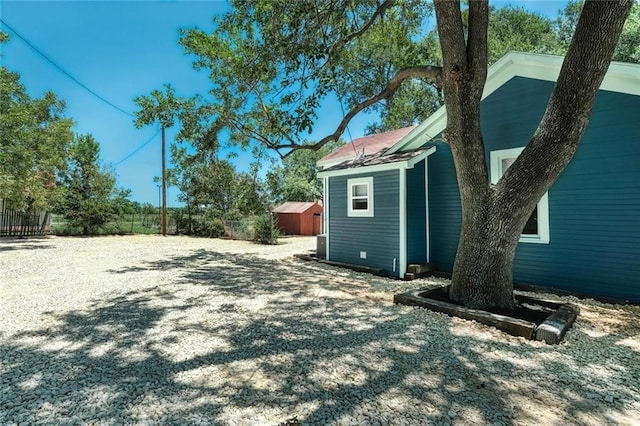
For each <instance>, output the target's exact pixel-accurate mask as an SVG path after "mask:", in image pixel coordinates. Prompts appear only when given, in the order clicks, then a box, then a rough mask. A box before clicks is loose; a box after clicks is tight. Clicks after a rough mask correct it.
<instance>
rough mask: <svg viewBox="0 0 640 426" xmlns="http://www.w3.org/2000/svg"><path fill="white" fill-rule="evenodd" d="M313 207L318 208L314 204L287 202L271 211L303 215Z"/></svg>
mask: <svg viewBox="0 0 640 426" xmlns="http://www.w3.org/2000/svg"><path fill="white" fill-rule="evenodd" d="M315 205H318V206H320V205H319V204H318V203H315V202H302V201H287V202H286V203H284V204H281V205H279V206H278V207H276V208H275V209H273V210H272V211H273V212H274V213H304V212H306V211H307V210H309V209H310V208H312V207H313V206H315Z"/></svg>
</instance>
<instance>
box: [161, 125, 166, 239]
mask: <svg viewBox="0 0 640 426" xmlns="http://www.w3.org/2000/svg"><path fill="white" fill-rule="evenodd" d="M165 161H166V154H165V141H164V126H162V235H164V236H166V235H167V170H166V164H165Z"/></svg>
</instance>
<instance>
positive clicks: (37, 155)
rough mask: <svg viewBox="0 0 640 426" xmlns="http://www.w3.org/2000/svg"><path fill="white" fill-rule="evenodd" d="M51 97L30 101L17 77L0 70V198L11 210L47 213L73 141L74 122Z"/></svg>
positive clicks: (49, 93) (30, 98) (51, 94)
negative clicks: (12, 208)
mask: <svg viewBox="0 0 640 426" xmlns="http://www.w3.org/2000/svg"><path fill="white" fill-rule="evenodd" d="M64 109H65V104H64V101H62V100H60V99H58V98H57V97H56V95H55V94H53V93H52V92H46V93H45V94H44V95H43V96H42V97H41V98H32V97H30V96H29V94H28V93H27V91H26V88H25V87H24V86H23V85H22V84H21V83H20V77H19V75H18V74H17V73H14V72H11V71H9V70H8V69H7V68H5V67H0V110H1V111H2V114H0V198H2V199H4V200H6V201H8V202H10V203H11V204H12V206H13V207H14V208H15V209H18V210H26V209H38V210H47V209H48V208H49V207H50V206H51V204H52V203H53V202H54V200H55V198H56V196H57V194H58V188H57V185H56V175H57V173H58V172H59V171H61V170H63V169H64V167H65V158H66V155H67V149H68V147H69V144H70V143H71V141H72V139H73V133H72V131H71V127H72V126H73V121H72V120H71V119H70V118H66V117H65V116H64V115H63V114H64Z"/></svg>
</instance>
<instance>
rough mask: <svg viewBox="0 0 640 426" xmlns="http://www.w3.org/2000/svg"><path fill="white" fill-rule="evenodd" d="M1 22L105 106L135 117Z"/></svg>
mask: <svg viewBox="0 0 640 426" xmlns="http://www.w3.org/2000/svg"><path fill="white" fill-rule="evenodd" d="M0 22H1V23H2V24H3V25H4V26H5V27H7V28H8V29H9V30H10V31H11V32H12V33H13V34H15V35H16V37H18V38H19V39H20V40H22V41H23V42H24V43H25V44H26V45H27V46H29V48H31V49H32V50H33V51H34V52H36V53H37V54H38V55H40V56H42V58H44V60H46V61H47V62H49V63H50V64H51V65H53V67H55V68H56V69H57V70H58V71H60V72H61V73H63V74H64V75H66V76H67V77H69V78H70V79H71V80H72V81H73V82H75V83H76V84H77V85H79V86H80V87H82V88H83V89H85V90H86V91H87V92H89V93H91V94H92V95H93V96H95V97H96V98H98V99H100V100H101V101H102V102H104V103H105V104H107V105H109V106H110V107H112V108H114V109H116V110H118V111H120V112H121V113H123V114H126V115H128V116H130V117H134V115H133V114H131V113H130V112H128V111H125V110H124V109H122V108H120V107H119V106H117V105H115V104H114V103H112V102H110V101H109V100H107V99H105V98H103V97H102V96H100V95H99V94H98V93H96V92H95V91H93V90H91V89H90V88H89V87H87V86H86V85H85V84H83V83H82V82H81V81H80V80H78V79H77V78H75V77H74V76H73V75H72V74H71V73H70V72H69V71H67V70H65V69H64V68H62V66H60V65H59V64H58V63H57V62H56V61H54V60H53V59H51V58H50V57H49V56H48V55H47V54H46V53H44V52H43V51H42V50H41V49H39V48H38V47H36V46H35V45H34V44H33V43H31V42H30V41H29V40H27V39H26V38H25V37H24V36H23V35H22V34H20V33H19V32H18V31H16V30H15V29H14V28H13V27H11V26H10V25H9V24H7V22H6V21H5V20H4V19H2V18H0Z"/></svg>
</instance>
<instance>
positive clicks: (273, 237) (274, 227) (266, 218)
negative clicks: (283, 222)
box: [253, 214, 280, 244]
mask: <svg viewBox="0 0 640 426" xmlns="http://www.w3.org/2000/svg"><path fill="white" fill-rule="evenodd" d="M276 222H277V220H276V218H275V217H273V216H272V215H270V214H265V215H262V216H258V217H256V220H255V221H254V222H253V240H254V241H255V242H258V243H260V244H278V237H279V236H280V231H279V230H278V224H277V223H276Z"/></svg>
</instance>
